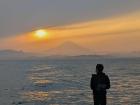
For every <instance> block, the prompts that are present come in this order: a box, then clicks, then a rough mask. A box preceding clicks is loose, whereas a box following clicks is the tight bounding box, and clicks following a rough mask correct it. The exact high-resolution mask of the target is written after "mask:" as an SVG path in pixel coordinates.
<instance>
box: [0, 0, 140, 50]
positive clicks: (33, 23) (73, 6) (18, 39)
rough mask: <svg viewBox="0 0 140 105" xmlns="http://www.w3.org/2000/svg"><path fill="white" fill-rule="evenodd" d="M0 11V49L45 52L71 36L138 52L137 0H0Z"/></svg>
mask: <svg viewBox="0 0 140 105" xmlns="http://www.w3.org/2000/svg"><path fill="white" fill-rule="evenodd" d="M0 16H1V18H0V50H4V49H13V50H23V51H25V52H34V53H44V52H45V51H47V50H49V49H52V48H55V47H57V46H59V45H61V44H63V43H65V42H69V41H70V42H73V43H76V44H77V45H79V46H81V47H83V48H87V49H89V50H91V51H92V52H95V53H130V52H140V0H0ZM37 30H38V31H39V30H42V31H39V32H38V31H37Z"/></svg>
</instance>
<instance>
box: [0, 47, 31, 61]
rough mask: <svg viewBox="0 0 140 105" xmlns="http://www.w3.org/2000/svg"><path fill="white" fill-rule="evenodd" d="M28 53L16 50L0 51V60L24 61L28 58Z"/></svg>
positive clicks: (29, 55)
mask: <svg viewBox="0 0 140 105" xmlns="http://www.w3.org/2000/svg"><path fill="white" fill-rule="evenodd" d="M30 57H31V54H30V53H25V52H23V51H16V50H10V49H8V50H0V60H11V59H12V60H14V59H16V60H17V59H25V58H30Z"/></svg>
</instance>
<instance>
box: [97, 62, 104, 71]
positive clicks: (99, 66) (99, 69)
mask: <svg viewBox="0 0 140 105" xmlns="http://www.w3.org/2000/svg"><path fill="white" fill-rule="evenodd" d="M96 69H97V70H98V71H99V72H102V71H103V69H104V66H103V64H97V65H96Z"/></svg>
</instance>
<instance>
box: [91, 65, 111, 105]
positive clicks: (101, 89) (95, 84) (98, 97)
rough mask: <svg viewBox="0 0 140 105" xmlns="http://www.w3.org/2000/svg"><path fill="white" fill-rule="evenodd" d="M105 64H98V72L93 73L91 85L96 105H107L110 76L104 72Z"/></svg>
mask: <svg viewBox="0 0 140 105" xmlns="http://www.w3.org/2000/svg"><path fill="white" fill-rule="evenodd" d="M103 69H104V66H103V65H102V64H97V66H96V74H92V77H91V83H90V87H91V89H92V90H93V99H94V105H106V103H107V102H106V94H107V91H106V90H107V89H109V88H110V80H109V77H108V76H107V75H106V74H105V73H103Z"/></svg>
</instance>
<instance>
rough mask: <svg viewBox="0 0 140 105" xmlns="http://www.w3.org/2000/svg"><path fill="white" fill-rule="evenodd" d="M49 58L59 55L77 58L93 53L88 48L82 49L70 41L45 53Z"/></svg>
mask: <svg viewBox="0 0 140 105" xmlns="http://www.w3.org/2000/svg"><path fill="white" fill-rule="evenodd" d="M45 53H46V54H47V55H48V56H51V55H58V56H76V55H88V54H91V51H90V50H89V49H87V48H84V47H81V46H79V45H78V44H76V43H74V42H71V41H68V42H64V43H62V44H61V45H59V46H57V47H55V48H52V49H49V50H47V51H46V52H45Z"/></svg>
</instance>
